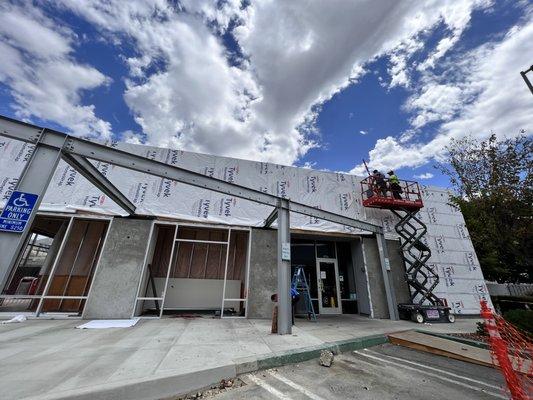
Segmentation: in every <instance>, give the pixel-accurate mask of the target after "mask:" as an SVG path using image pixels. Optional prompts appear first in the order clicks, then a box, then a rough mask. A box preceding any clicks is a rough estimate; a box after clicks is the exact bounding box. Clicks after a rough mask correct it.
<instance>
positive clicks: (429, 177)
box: [413, 172, 434, 179]
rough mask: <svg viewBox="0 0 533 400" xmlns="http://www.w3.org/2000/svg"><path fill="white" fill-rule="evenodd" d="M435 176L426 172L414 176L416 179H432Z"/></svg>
mask: <svg viewBox="0 0 533 400" xmlns="http://www.w3.org/2000/svg"><path fill="white" fill-rule="evenodd" d="M433 176H434V175H433V174H432V173H431V172H426V173H423V174H420V175H413V177H414V178H415V179H431V178H433Z"/></svg>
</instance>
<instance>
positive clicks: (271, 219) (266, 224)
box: [263, 207, 278, 228]
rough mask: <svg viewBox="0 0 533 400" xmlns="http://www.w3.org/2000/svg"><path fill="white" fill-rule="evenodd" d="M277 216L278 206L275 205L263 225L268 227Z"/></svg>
mask: <svg viewBox="0 0 533 400" xmlns="http://www.w3.org/2000/svg"><path fill="white" fill-rule="evenodd" d="M277 218H278V208H277V207H276V208H274V209H273V210H272V212H271V213H270V214H269V216H268V217H267V218H266V219H265V223H264V224H263V227H264V228H269V227H270V226H271V225H272V224H273V223H274V221H275V220H276V219H277Z"/></svg>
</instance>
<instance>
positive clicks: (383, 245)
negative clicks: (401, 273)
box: [376, 233, 398, 321]
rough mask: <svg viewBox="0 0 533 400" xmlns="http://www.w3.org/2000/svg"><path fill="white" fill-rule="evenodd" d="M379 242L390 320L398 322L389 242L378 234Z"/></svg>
mask: <svg viewBox="0 0 533 400" xmlns="http://www.w3.org/2000/svg"><path fill="white" fill-rule="evenodd" d="M376 240H377V242H378V251H379V262H380V264H381V273H382V274H383V284H384V285H385V295H386V296H387V307H388V309H389V316H390V319H391V320H393V321H397V320H398V308H397V303H396V293H395V292H394V286H393V284H392V276H391V272H390V261H389V257H388V251H387V241H386V240H385V236H384V235H383V234H382V233H378V234H376Z"/></svg>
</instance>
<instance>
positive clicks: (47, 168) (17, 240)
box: [0, 116, 397, 334]
mask: <svg viewBox="0 0 533 400" xmlns="http://www.w3.org/2000/svg"><path fill="white" fill-rule="evenodd" d="M0 135H2V136H5V137H8V138H12V139H15V140H20V141H23V142H27V143H31V144H34V145H35V146H36V147H35V149H34V151H33V154H32V158H31V159H30V160H29V161H28V163H27V164H26V167H25V169H24V171H23V173H22V176H21V179H20V180H19V181H18V183H17V189H18V190H21V191H28V192H30V193H35V194H38V195H39V199H38V201H37V204H36V207H35V209H34V210H33V213H32V215H31V216H30V220H29V223H28V226H27V227H26V229H25V231H24V232H23V233H22V235H20V234H13V233H8V232H0V285H3V284H4V281H5V275H6V274H7V271H9V270H10V269H11V267H12V265H13V263H14V262H15V259H16V257H17V254H18V252H19V249H20V246H21V244H22V243H23V242H24V240H25V238H26V236H27V233H28V231H29V226H30V225H31V222H32V221H33V218H34V216H35V213H36V212H37V208H38V206H39V203H40V200H42V197H43V196H44V193H45V191H46V188H47V186H48V183H49V182H50V179H51V175H52V174H53V172H54V171H55V168H56V166H57V162H58V157H62V158H64V159H65V161H67V162H68V163H69V164H70V165H71V166H72V167H73V168H75V169H76V170H78V171H79V172H80V173H81V174H83V175H84V176H85V177H86V178H87V179H89V181H90V182H92V183H93V184H94V185H95V186H96V187H98V189H100V190H102V192H104V193H105V194H107V195H108V196H110V197H111V198H112V199H113V200H114V201H115V202H116V203H117V204H118V205H120V206H121V207H123V208H124V209H125V210H126V211H127V212H128V213H130V214H131V215H134V214H135V206H134V205H133V204H132V203H131V202H130V201H129V200H128V199H127V197H126V196H124V194H122V193H121V192H120V191H119V190H118V189H117V188H116V187H115V186H114V185H113V184H112V183H111V182H110V181H109V180H108V179H107V178H106V177H105V176H104V175H102V174H101V173H100V172H99V171H98V170H97V169H96V168H94V167H92V164H91V163H90V161H88V159H91V160H97V161H102V162H106V163H110V164H113V165H116V166H119V167H123V168H126V169H130V170H133V171H137V172H142V173H146V174H149V175H154V176H158V177H162V178H166V179H170V180H174V181H177V182H180V183H184V184H188V185H192V186H196V187H200V188H204V189H208V190H212V191H215V192H219V193H223V194H228V195H230V196H234V197H238V198H242V199H246V200H250V201H253V202H256V203H260V204H264V205H268V206H271V207H274V208H275V209H277V210H278V212H277V215H276V217H279V215H280V213H281V214H285V213H286V212H287V211H290V212H294V213H297V214H304V215H308V216H312V217H315V218H319V219H322V220H326V221H330V222H333V223H337V224H341V225H346V226H350V227H353V228H357V229H362V230H365V231H369V232H372V233H375V234H376V235H377V237H378V243H379V242H381V240H383V242H384V239H383V228H382V227H381V226H378V225H375V224H371V223H368V222H365V221H360V220H356V219H352V218H349V217H345V216H343V215H339V214H336V213H332V212H329V211H324V210H320V209H317V208H314V207H311V206H308V205H305V204H301V203H297V202H293V201H290V200H289V199H285V198H281V197H278V196H275V195H272V194H268V193H263V192H261V191H259V190H255V189H252V188H249V187H245V186H240V185H236V184H234V183H229V182H226V181H223V180H220V179H216V178H213V177H209V176H206V175H202V174H199V173H196V172H193V171H189V170H186V169H183V168H180V167H177V166H172V165H168V164H165V163H163V162H159V161H156V160H150V159H148V158H146V157H143V156H139V155H136V154H132V153H129V152H127V151H123V150H119V149H115V148H111V147H108V146H105V145H103V144H99V143H94V142H91V141H88V140H84V139H80V138H77V137H73V136H69V135H67V134H65V133H61V132H58V131H55V130H50V129H47V128H43V127H38V126H36V125H32V124H27V123H24V122H21V121H17V120H14V119H11V118H8V117H4V116H0ZM38 168H39V170H37V169H38ZM287 214H288V213H287ZM278 219H279V218H278ZM282 219H284V220H285V221H283V223H282V224H279V221H278V224H279V225H280V228H278V235H281V236H280V240H278V242H279V243H278V245H281V244H282V243H286V242H288V241H290V232H289V224H288V223H286V222H288V215H287V217H283V218H282ZM273 220H274V214H271V216H270V217H269V218H267V221H266V222H267V224H270V223H272V222H273ZM282 230H283V231H285V232H281V231H282ZM380 256H381V265H382V270H383V273H384V279H385V287H386V288H387V289H389V290H387V300H388V304H389V313H390V316H391V319H397V310H396V307H395V304H396V301H395V299H394V291H393V290H392V281H391V278H390V273H389V271H388V270H387V269H386V267H385V266H387V265H388V264H389V263H388V259H387V258H386V253H385V252H381V251H380ZM282 265H284V266H286V265H287V261H286V260H282V259H281V249H278V272H279V270H280V267H281V266H282ZM289 268H290V264H289ZM289 275H290V269H289V271H288V272H286V273H283V274H278V290H279V291H280V296H279V300H280V312H279V314H278V316H279V320H280V321H279V323H278V326H279V328H280V329H279V331H280V334H286V333H291V324H290V322H289V320H290V315H287V312H285V311H286V310H290V301H289V300H290V299H289V296H288V293H289V290H290V279H286V278H287V276H289ZM289 278H290V277H289ZM285 280H286V281H285ZM387 286H388V287H387ZM281 288H284V289H286V290H281ZM284 292H286V293H284ZM285 303H287V304H285ZM391 306H392V308H391Z"/></svg>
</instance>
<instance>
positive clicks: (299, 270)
mask: <svg viewBox="0 0 533 400" xmlns="http://www.w3.org/2000/svg"><path fill="white" fill-rule="evenodd" d="M291 287H294V288H296V290H297V291H298V293H300V296H301V297H303V299H304V302H305V309H306V312H307V318H309V319H310V320H311V321H315V322H316V313H315V308H314V307H313V302H312V301H311V292H310V291H309V285H308V284H307V279H306V277H305V272H304V268H303V267H296V271H294V275H293V276H292V282H291Z"/></svg>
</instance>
